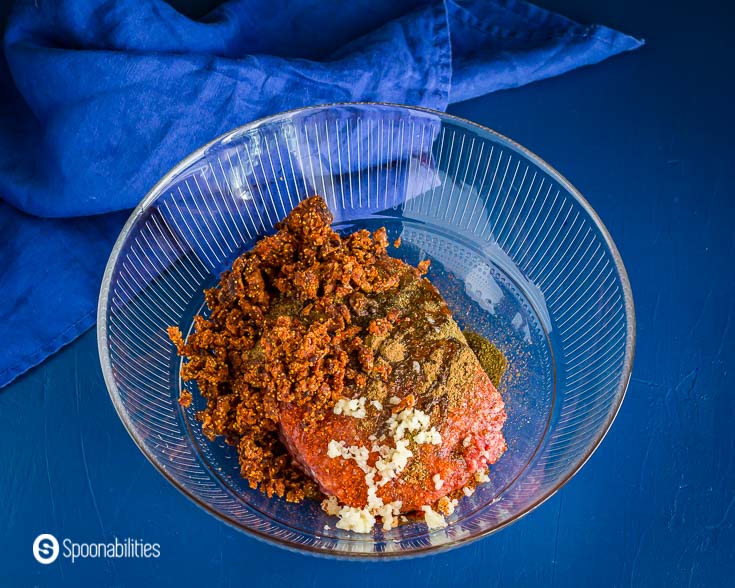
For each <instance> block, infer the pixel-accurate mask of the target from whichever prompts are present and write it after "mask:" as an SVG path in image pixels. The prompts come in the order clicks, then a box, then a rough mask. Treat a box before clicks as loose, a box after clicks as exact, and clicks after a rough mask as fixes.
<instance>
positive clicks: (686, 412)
mask: <svg viewBox="0 0 735 588" xmlns="http://www.w3.org/2000/svg"><path fill="white" fill-rule="evenodd" d="M539 3H540V4H542V5H543V6H545V7H548V8H552V9H556V10H559V11H561V12H563V13H565V14H567V15H568V16H570V17H572V18H576V19H578V20H581V21H584V22H602V23H605V24H607V25H609V26H613V27H616V28H619V29H621V30H624V31H626V32H628V33H630V34H633V35H635V36H638V37H644V38H646V40H647V43H648V44H647V46H646V47H644V48H643V49H642V50H640V51H637V52H635V53H633V54H630V55H624V56H622V57H618V58H615V59H613V60H611V61H609V62H605V63H603V64H600V65H598V66H595V67H592V68H587V69H583V70H580V71H576V72H573V73H571V74H567V75H565V76H563V77H561V78H557V79H552V80H547V81H544V82H541V83H537V84H533V85H531V86H528V87H525V88H520V89H516V90H512V91H507V92H501V93H498V94H494V95H491V96H487V97H484V98H482V99H478V100H474V101H472V102H467V103H463V104H460V105H458V106H456V107H454V108H453V109H452V112H453V113H455V114H458V115H460V116H464V117H466V118H469V119H472V120H475V121H477V122H479V123H481V124H485V125H488V126H490V127H493V128H495V129H497V130H498V131H500V132H501V133H504V134H506V135H508V136H510V137H512V138H514V139H515V140H517V141H519V142H520V143H522V144H523V145H525V146H527V147H529V148H530V149H531V150H533V151H535V152H536V153H538V154H539V155H541V156H542V157H544V158H545V159H547V160H548V161H549V162H551V163H552V165H554V166H555V167H557V169H559V170H560V171H561V172H562V173H563V174H564V175H566V176H567V177H568V178H569V179H570V180H571V181H572V182H573V183H574V184H575V185H576V186H577V187H578V188H579V189H580V190H581V191H582V193H583V194H585V195H586V197H587V198H588V199H589V201H590V202H591V203H592V205H593V207H594V208H595V209H596V210H597V211H598V212H599V213H600V216H601V217H602V219H603V220H604V222H605V223H606V225H607V227H608V228H609V230H610V232H611V234H612V236H613V238H614V239H615V241H616V243H617V245H618V247H619V249H620V252H621V254H622V256H623V259H624V261H625V263H626V266H627V269H628V272H629V274H630V279H631V282H632V285H633V292H634V296H635V301H636V310H637V314H638V348H637V354H636V360H635V368H634V374H633V380H632V382H631V385H630V388H629V390H628V396H627V398H626V400H625V403H624V404H623V408H622V410H621V412H620V415H619V417H618V419H617V421H616V422H615V424H614V425H613V428H612V430H611V431H610V434H609V435H608V436H607V438H606V439H605V441H604V442H603V444H602V446H601V447H600V449H599V450H598V451H597V452H596V453H595V454H594V456H593V457H592V459H591V460H590V462H589V463H588V464H587V465H586V466H585V468H584V469H583V470H582V471H581V472H580V473H579V474H578V475H577V476H576V477H575V478H574V479H573V480H572V481H571V482H570V483H568V484H567V485H566V486H565V487H564V488H563V489H562V490H561V491H560V492H559V493H558V494H557V495H556V496H554V497H553V498H552V499H550V500H549V501H548V502H547V503H545V504H544V505H543V506H542V507H540V508H539V509H537V510H536V511H535V512H533V513H531V514H530V515H529V516H527V517H526V518H524V519H523V520H521V521H520V522H518V523H516V524H515V525H513V526H511V527H510V528H508V529H506V530H504V531H502V532H500V533H498V534H496V535H494V536H491V537H488V538H486V539H484V540H481V541H479V542H476V543H473V544H470V545H468V546H466V547H463V548H460V549H457V550H454V551H451V552H448V553H446V554H442V555H438V556H430V557H426V558H423V559H419V560H409V561H406V562H387V563H380V564H369V563H356V562H334V561H326V560H321V559H315V558H313V557H307V556H302V555H298V554H292V553H289V552H286V551H284V550H281V549H278V548H275V547H271V546H268V545H264V544H262V543H259V542H257V541H255V540H253V539H250V538H248V537H246V536H244V535H242V534H240V533H238V532H236V531H234V530H232V529H230V528H229V527H226V526H225V525H224V524H222V523H220V522H218V521H217V520H215V519H214V518H212V517H210V516H209V515H207V514H205V513H204V512H203V511H201V510H200V509H199V508H198V507H196V506H195V505H194V504H193V503H191V502H189V501H188V500H187V499H186V498H184V497H183V496H182V495H180V494H179V493H178V492H177V491H176V490H174V488H173V487H171V486H170V485H169V484H168V483H167V482H165V480H164V479H163V478H162V477H161V476H160V475H159V474H157V473H156V472H155V471H154V469H153V467H152V466H150V465H149V464H148V462H147V461H146V460H145V458H144V457H143V456H142V454H140V452H139V451H138V450H137V449H136V448H135V446H134V444H133V442H132V440H131V439H130V438H129V437H128V435H127V433H126V432H125V431H124V429H123V426H122V424H121V423H120V421H119V419H118V418H117V416H116V414H115V412H114V410H113V408H112V405H111V403H110V401H109V399H108V395H107V392H106V390H105V385H104V383H103V380H102V375H101V372H100V368H99V366H98V359H97V350H96V340H95V336H94V333H93V332H90V333H88V334H86V335H85V336H84V337H82V338H81V339H80V340H78V341H77V342H76V343H74V344H73V345H71V346H69V347H68V348H67V349H65V350H64V351H62V352H61V353H59V354H58V355H56V356H55V357H53V358H52V359H51V360H49V361H47V362H46V363H44V364H43V365H42V366H40V367H39V368H36V369H35V370H32V371H31V372H30V373H29V374H27V375H25V376H24V377H22V378H20V379H19V380H18V381H17V382H16V383H14V384H13V385H11V386H9V387H8V388H6V389H4V390H1V391H0V586H5V585H8V586H15V585H22V586H25V585H62V584H64V585H69V586H80V585H90V586H91V585H133V584H135V585H141V586H143V585H149V584H151V583H153V580H152V579H153V578H155V583H156V584H161V585H182V586H183V585H194V584H197V585H200V586H201V585H208V586H209V585H211V586H239V587H242V586H268V585H270V586H278V585H286V586H289V585H292V586H319V587H330V586H335V587H336V586H350V587H351V588H361V587H363V586H375V585H380V586H401V587H404V588H410V587H412V586H427V585H432V586H478V585H479V586H530V585H549V584H551V585H555V586H592V585H595V586H686V585H690V586H732V585H733V577H735V526H734V525H735V373H734V371H733V370H734V369H735V332H734V328H735V325H734V324H733V323H734V322H735V263H734V262H733V259H735V230H734V229H733V227H734V226H735V214H734V211H735V204H734V203H733V199H734V198H735V194H733V190H732V187H731V186H732V174H733V173H735V165H734V164H733V160H734V159H735V158H734V156H735V148H734V147H733V131H735V124H733V123H734V122H735V120H734V118H735V117H734V116H733V104H735V82H734V80H733V77H734V76H733V62H734V61H735V40H734V37H733V34H732V31H731V27H732V23H733V16H735V14H734V12H735V11H734V10H733V9H732V8H730V6H731V3H730V2H725V1H720V2H717V1H714V0H702V1H700V2H698V3H696V4H691V3H689V2H686V3H685V2H683V1H679V0H673V1H671V0H670V1H668V2H665V1H663V0H655V1H649V2H644V3H640V2H635V1H634V0H624V1H618V2H611V1H607V2H587V1H585V0H540V1H539ZM178 4H179V5H183V6H188V7H189V8H190V9H192V8H193V9H194V11H196V10H198V8H197V6H199V7H201V6H203V5H206V4H207V2H202V1H201V0H200V1H199V2H193V1H190V2H179V3H178ZM641 5H642V6H641ZM40 532H52V533H55V534H56V535H57V536H69V537H73V538H76V539H78V540H88V541H91V540H99V541H102V540H111V539H112V538H113V537H114V536H117V537H127V536H131V537H139V538H141V539H142V540H145V541H148V542H154V541H157V542H159V543H160V544H161V551H162V555H161V557H160V559H158V560H123V561H114V560H112V561H111V560H97V561H92V560H87V561H82V562H79V563H76V564H73V565H72V564H69V563H68V562H67V561H63V562H62V561H61V560H59V561H57V562H56V563H54V564H52V565H50V566H45V567H43V566H41V565H39V564H38V563H36V561H35V560H34V559H33V556H32V554H31V544H32V541H33V539H34V537H35V536H36V535H37V534H39V533H40Z"/></svg>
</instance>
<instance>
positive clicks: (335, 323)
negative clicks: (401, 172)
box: [169, 196, 505, 510]
mask: <svg viewBox="0 0 735 588" xmlns="http://www.w3.org/2000/svg"><path fill="white" fill-rule="evenodd" d="M332 220H333V218H332V215H331V213H330V212H329V209H328V208H327V206H326V204H325V202H324V200H323V199H322V198H321V197H318V196H315V197H312V198H308V199H306V200H304V201H303V202H301V203H300V204H299V205H298V206H297V207H296V208H295V209H294V210H293V211H292V212H291V213H290V214H289V215H288V217H287V218H286V219H285V220H283V221H282V222H281V223H279V224H277V225H276V228H277V230H278V231H277V233H276V234H274V235H272V236H268V237H265V238H263V239H261V240H260V241H259V242H258V243H257V244H256V245H255V247H254V248H253V249H252V250H251V251H249V252H247V253H245V254H244V255H242V256H240V257H239V258H238V259H237V260H236V261H235V262H234V264H233V266H232V268H231V269H230V270H229V271H227V272H225V273H224V274H223V275H222V276H221V279H220V281H219V284H218V286H217V287H215V288H212V289H211V290H208V291H207V292H206V293H205V296H206V302H207V306H208V307H209V309H210V311H211V314H210V316H209V318H203V317H200V316H198V317H196V318H195V323H194V331H193V332H192V333H191V335H190V336H189V337H188V339H187V340H186V341H184V339H183V337H182V334H181V332H180V330H179V329H178V328H176V327H171V328H170V329H169V336H170V338H171V340H172V341H173V342H174V343H175V345H176V347H177V349H178V352H179V354H180V355H182V356H184V357H185V358H186V359H187V361H186V362H185V363H184V364H183V367H182V371H181V375H182V378H183V379H185V380H187V381H189V380H195V381H196V383H197V385H198V388H199V391H200V393H201V395H202V396H203V397H204V398H205V399H206V400H207V406H206V408H205V409H204V410H202V411H200V412H198V413H197V415H196V417H197V419H198V420H199V421H201V423H202V430H203V432H204V434H205V435H206V436H207V437H208V438H209V439H211V440H214V439H215V438H217V437H218V436H222V437H224V439H225V440H226V442H227V443H230V444H232V445H234V446H236V447H237V450H238V455H239V461H240V469H241V474H242V476H243V477H244V478H246V479H247V480H248V482H249V484H250V486H251V487H253V488H256V487H259V488H260V489H261V490H262V491H263V492H265V493H266V494H267V495H269V496H272V495H277V496H280V497H284V498H285V499H286V500H289V501H294V502H298V501H300V500H301V499H302V498H304V497H305V496H314V497H316V496H318V495H319V492H320V491H324V492H326V493H328V494H329V495H334V496H337V497H338V498H339V499H340V502H342V503H345V504H349V505H354V506H361V505H363V504H364V503H365V500H366V494H367V488H366V486H365V483H364V472H363V471H362V470H360V469H359V468H358V467H357V466H356V464H355V462H353V461H349V460H343V459H341V458H340V459H333V458H331V457H329V456H328V445H329V442H330V441H332V440H334V439H338V440H341V441H344V442H346V443H347V445H350V444H353V443H354V444H358V445H360V446H367V447H369V446H370V445H371V444H372V443H373V441H375V440H376V439H382V438H384V437H386V435H387V431H386V421H387V419H389V418H390V415H391V414H394V413H397V412H398V411H400V410H402V409H403V408H406V407H407V406H408V407H414V406H415V407H416V408H419V409H421V410H422V411H423V412H424V413H426V414H427V415H430V416H431V420H432V423H433V424H435V425H436V429H437V431H438V432H439V433H440V434H441V437H442V439H443V442H442V443H441V444H430V443H423V444H420V445H419V444H417V443H415V442H414V441H413V439H412V440H411V448H412V451H413V454H414V456H415V457H414V459H413V461H412V462H411V464H410V466H409V467H407V468H406V469H405V474H404V475H402V476H401V478H400V480H395V481H393V482H391V483H389V484H385V485H384V486H382V487H381V490H380V493H379V496H380V497H381V498H384V499H385V502H386V503H388V502H390V501H394V500H399V501H402V502H403V504H404V505H405V509H406V510H414V509H419V508H420V507H421V506H422V505H424V504H432V503H434V502H435V501H436V500H438V499H439V498H441V497H442V496H445V495H446V494H447V493H449V492H450V491H452V490H455V489H458V488H460V487H461V486H462V485H464V484H467V483H468V481H470V480H471V479H472V474H473V473H475V472H478V471H481V470H483V469H484V468H486V467H487V464H489V463H493V462H494V461H495V460H496V459H497V458H498V457H499V456H500V455H501V454H502V453H503V451H505V440H504V438H503V435H502V431H501V429H502V426H503V423H504V421H505V411H504V406H503V402H502V399H501V398H500V395H499V394H498V392H497V391H496V389H495V387H494V386H493V384H492V383H491V382H490V380H489V378H488V377H487V374H486V373H485V371H483V369H482V367H481V365H480V363H479V362H478V361H477V357H476V356H475V354H474V353H473V352H472V350H471V349H470V347H469V346H468V345H467V341H466V340H465V338H464V336H463V335H462V333H461V331H460V330H459V327H458V326H457V325H456V323H455V322H454V320H453V319H452V317H451V313H450V311H449V309H448V308H447V306H446V304H445V303H444V300H443V299H442V297H441V295H440V294H439V293H438V291H437V290H436V289H435V288H434V287H433V286H432V285H431V284H430V283H429V282H428V280H426V279H425V278H423V277H422V274H424V273H426V271H427V269H428V266H429V264H428V261H426V262H422V263H421V264H419V268H414V267H411V266H409V265H408V264H406V263H404V262H402V261H400V260H398V259H395V258H393V257H391V256H389V255H388V253H387V251H386V249H387V245H388V242H387V237H386V232H385V229H379V230H377V231H375V232H374V233H372V234H371V233H369V232H367V231H365V230H360V231H357V232H355V233H352V234H350V235H348V236H345V237H341V236H340V235H338V234H337V233H336V232H334V231H333V230H332V228H331V226H330V225H331V222H332ZM344 399H360V401H361V402H362V403H363V404H365V405H366V410H365V415H364V416H363V417H362V418H353V417H352V416H348V415H345V414H336V412H335V410H334V408H335V405H336V403H337V402H338V401H342V400H344ZM190 401H191V396H190V395H182V398H181V399H180V402H182V404H184V405H187V404H188V403H189V402H190ZM398 401H400V404H395V403H396V402H398ZM391 402H393V404H392V403H391ZM377 407H380V408H377ZM386 442H387V441H386ZM376 459H377V457H376V456H371V458H370V464H369V465H370V466H372V464H373V463H375V460H376ZM437 474H438V476H439V477H438V478H435V476H437ZM437 480H440V482H441V483H439V482H438V481H437Z"/></svg>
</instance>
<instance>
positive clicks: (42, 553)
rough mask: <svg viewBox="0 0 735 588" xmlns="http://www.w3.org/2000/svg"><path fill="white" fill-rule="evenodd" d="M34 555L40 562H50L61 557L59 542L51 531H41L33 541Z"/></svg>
mask: <svg viewBox="0 0 735 588" xmlns="http://www.w3.org/2000/svg"><path fill="white" fill-rule="evenodd" d="M33 557H35V558H36V561H37V562H38V563H40V564H44V565H46V564H50V563H53V562H55V561H56V558H57V557H59V542H58V541H57V540H56V537H54V536H53V535H51V534H50V533H41V534H40V535H39V536H38V537H36V540H35V541H34V542H33Z"/></svg>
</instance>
